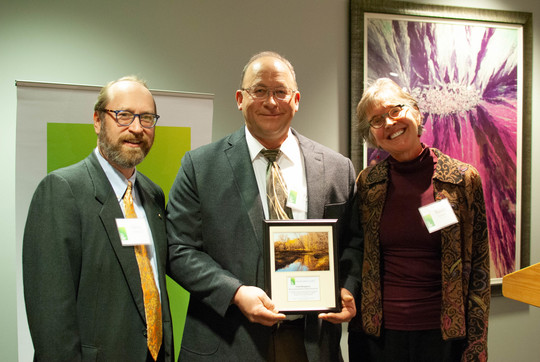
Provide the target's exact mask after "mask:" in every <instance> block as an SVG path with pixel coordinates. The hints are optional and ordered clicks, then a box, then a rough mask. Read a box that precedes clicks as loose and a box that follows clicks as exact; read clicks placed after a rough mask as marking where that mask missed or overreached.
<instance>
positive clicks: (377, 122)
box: [369, 104, 405, 129]
mask: <svg viewBox="0 0 540 362" xmlns="http://www.w3.org/2000/svg"><path fill="white" fill-rule="evenodd" d="M403 107H405V105H404V104H398V105H396V106H393V107H392V108H390V110H389V111H388V112H386V113H385V114H381V115H379V116H375V117H373V118H372V119H371V120H370V121H369V125H370V126H371V127H373V128H375V129H377V128H381V127H382V126H383V125H384V123H385V122H386V118H387V117H390V118H391V119H396V118H397V117H398V116H399V114H400V113H401V111H402V110H403Z"/></svg>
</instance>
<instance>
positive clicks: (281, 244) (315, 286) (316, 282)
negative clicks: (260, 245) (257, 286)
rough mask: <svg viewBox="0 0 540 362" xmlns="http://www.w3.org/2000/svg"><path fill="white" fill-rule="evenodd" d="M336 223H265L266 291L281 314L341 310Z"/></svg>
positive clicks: (320, 221)
mask: <svg viewBox="0 0 540 362" xmlns="http://www.w3.org/2000/svg"><path fill="white" fill-rule="evenodd" d="M336 222H337V220H335V219H324V220H319V219H316V220H264V231H265V239H264V262H265V276H266V278H265V281H266V283H265V289H266V293H267V294H268V296H269V297H270V298H271V299H272V300H273V301H274V303H275V304H276V307H277V309H278V310H279V311H280V312H281V313H285V314H304V313H311V312H314V313H315V312H316V313H320V312H325V313H327V312H336V311H339V309H340V307H341V304H340V297H339V286H338V245H337V239H336Z"/></svg>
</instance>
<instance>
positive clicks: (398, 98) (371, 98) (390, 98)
mask: <svg viewBox="0 0 540 362" xmlns="http://www.w3.org/2000/svg"><path fill="white" fill-rule="evenodd" d="M382 102H386V103H394V104H396V105H397V104H404V105H407V106H409V107H410V108H411V109H412V110H413V111H414V112H415V113H416V114H415V116H416V117H420V122H419V123H420V125H419V126H418V134H419V135H421V134H422V132H423V130H424V128H423V126H422V118H423V116H422V113H421V112H420V110H419V108H418V103H417V101H416V99H414V98H413V96H411V95H410V93H408V92H407V91H405V90H404V89H403V88H401V87H400V86H399V85H398V84H397V83H396V82H394V81H393V80H391V79H389V78H379V79H377V80H376V81H375V82H373V83H372V84H371V85H370V86H369V87H368V88H366V89H365V90H364V93H363V95H362V99H360V102H358V106H357V107H356V119H357V121H358V123H357V126H358V133H359V135H360V137H361V138H362V139H363V140H364V141H365V142H367V144H368V145H369V146H371V147H374V148H377V145H376V143H375V139H374V138H373V134H372V133H371V127H370V124H369V121H370V120H369V119H368V118H367V115H368V113H369V112H370V111H371V110H372V109H373V108H375V107H376V106H377V105H378V104H379V103H382Z"/></svg>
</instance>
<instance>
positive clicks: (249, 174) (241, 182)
mask: <svg viewBox="0 0 540 362" xmlns="http://www.w3.org/2000/svg"><path fill="white" fill-rule="evenodd" d="M224 152H225V156H226V157H227V159H228V161H229V164H230V166H231V169H232V175H233V178H234V181H235V183H236V185H237V189H238V193H239V194H240V197H241V199H242V204H243V206H244V209H245V210H246V212H247V214H248V217H249V220H250V223H251V226H252V228H253V232H254V233H255V240H256V241H257V247H258V248H259V251H260V252H261V253H262V252H263V249H262V220H263V219H264V215H263V208H262V203H261V198H260V195H259V188H258V187H257V180H256V179H255V173H254V172H253V165H252V164H251V160H250V156H249V149H248V146H247V142H246V137H245V130H244V128H243V127H242V129H240V130H239V131H237V132H235V133H233V134H232V135H231V136H230V138H229V146H228V147H227V148H226V149H225V150H224Z"/></svg>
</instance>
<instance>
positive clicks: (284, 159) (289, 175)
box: [246, 127, 308, 220]
mask: <svg viewBox="0 0 540 362" xmlns="http://www.w3.org/2000/svg"><path fill="white" fill-rule="evenodd" d="M246 141H247V145H248V148H249V155H250V157H251V164H252V165H253V171H254V172H255V178H256V179H257V186H258V187H259V195H260V197H261V201H262V204H263V210H264V216H265V218H266V219H268V218H269V216H268V201H267V198H266V167H267V165H268V160H267V159H266V158H265V157H264V156H263V155H262V154H261V153H260V152H261V150H263V149H265V148H264V146H263V145H261V143H260V142H259V141H258V140H257V139H256V138H255V137H253V135H252V134H251V133H250V132H249V130H248V128H247V127H246ZM280 150H281V155H280V156H279V157H278V159H277V163H278V165H279V168H280V169H281V173H282V174H283V178H284V179H285V183H286V184H287V188H288V191H289V194H290V193H291V191H294V192H295V193H296V195H297V197H296V204H291V201H290V198H289V199H288V202H287V206H289V207H290V208H291V210H292V213H293V218H294V219H296V220H303V219H307V205H308V200H307V186H306V185H307V182H306V172H305V168H304V157H303V156H302V152H301V151H300V145H299V144H298V139H297V138H296V137H295V136H294V135H293V134H292V132H291V130H290V129H289V133H288V136H287V138H286V139H285V141H284V142H283V144H282V145H281V147H280Z"/></svg>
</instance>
